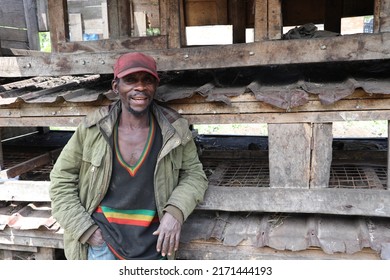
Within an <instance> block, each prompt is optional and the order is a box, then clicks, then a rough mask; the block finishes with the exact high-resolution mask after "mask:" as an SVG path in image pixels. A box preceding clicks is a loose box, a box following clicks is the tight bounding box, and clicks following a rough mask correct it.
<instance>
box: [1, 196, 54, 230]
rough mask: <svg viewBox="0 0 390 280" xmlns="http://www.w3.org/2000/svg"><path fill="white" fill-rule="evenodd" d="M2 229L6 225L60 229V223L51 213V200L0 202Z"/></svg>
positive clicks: (19, 227)
mask: <svg viewBox="0 0 390 280" xmlns="http://www.w3.org/2000/svg"><path fill="white" fill-rule="evenodd" d="M0 203H1V204H2V205H1V204H0V206H1V207H0V230H4V229H5V228H6V227H10V228H14V229H18V230H29V229H39V228H44V229H46V230H50V231H58V230H59V229H60V226H59V224H58V223H57V222H56V220H55V219H54V218H53V217H52V215H51V206H50V202H40V203H39V202H25V203H22V202H13V203H11V202H4V201H3V202H0Z"/></svg>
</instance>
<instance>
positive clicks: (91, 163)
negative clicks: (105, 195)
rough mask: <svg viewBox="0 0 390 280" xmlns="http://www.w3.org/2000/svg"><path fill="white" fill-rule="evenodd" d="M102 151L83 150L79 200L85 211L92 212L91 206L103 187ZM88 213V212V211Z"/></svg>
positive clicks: (100, 149)
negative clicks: (82, 202) (83, 204)
mask: <svg viewBox="0 0 390 280" xmlns="http://www.w3.org/2000/svg"><path fill="white" fill-rule="evenodd" d="M103 158H104V149H102V148H98V149H97V148H95V149H91V148H88V149H84V153H83V159H82V160H83V162H82V168H81V171H80V180H81V181H80V184H79V185H80V198H81V200H82V201H84V202H85V208H86V209H87V211H89V210H93V209H92V208H94V207H93V205H94V204H95V202H96V200H97V199H98V198H99V196H100V193H101V190H102V185H103V172H102V168H103V167H102V165H103V164H102V163H103ZM89 212H90V211H89Z"/></svg>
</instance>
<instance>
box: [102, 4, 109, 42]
mask: <svg viewBox="0 0 390 280" xmlns="http://www.w3.org/2000/svg"><path fill="white" fill-rule="evenodd" d="M101 7H102V19H103V39H108V38H110V32H109V28H108V10H107V2H103V3H102V4H101Z"/></svg>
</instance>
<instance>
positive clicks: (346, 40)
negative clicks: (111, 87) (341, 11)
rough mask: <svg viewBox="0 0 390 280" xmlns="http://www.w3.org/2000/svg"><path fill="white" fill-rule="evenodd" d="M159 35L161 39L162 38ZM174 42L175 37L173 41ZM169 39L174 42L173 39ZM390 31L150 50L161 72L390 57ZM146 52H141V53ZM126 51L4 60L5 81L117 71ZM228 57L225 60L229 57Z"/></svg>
mask: <svg viewBox="0 0 390 280" xmlns="http://www.w3.org/2000/svg"><path fill="white" fill-rule="evenodd" d="M157 37H158V36H157ZM171 39H172V38H171ZM171 39H169V40H171ZM389 49H390V33H380V34H365V35H358V34H355V35H348V36H337V37H332V38H316V39H306V40H303V39H302V40H274V41H263V42H255V43H250V44H234V45H223V46H207V47H205V46H202V47H192V48H181V49H172V50H156V51H145V53H147V54H149V55H151V56H153V57H155V58H156V59H157V65H158V70H159V71H176V70H194V69H220V68H229V67H248V66H260V65H285V64H293V63H295V64H299V63H315V62H326V63H329V62H336V61H365V60H380V59H390V52H389ZM140 51H142V50H140ZM121 53H122V52H96V53H77V54H76V53H75V54H51V55H50V56H49V57H0V63H1V65H2V67H1V68H0V76H1V77H25V76H52V75H77V74H88V73H93V74H107V73H112V65H114V63H115V60H116V59H117V57H118V56H119V55H120V54H121ZM227 57H228V58H229V59H226V58H227Z"/></svg>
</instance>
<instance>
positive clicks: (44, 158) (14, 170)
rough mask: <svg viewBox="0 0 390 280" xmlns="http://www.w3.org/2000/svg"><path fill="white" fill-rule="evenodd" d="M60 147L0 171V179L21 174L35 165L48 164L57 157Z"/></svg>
mask: <svg viewBox="0 0 390 280" xmlns="http://www.w3.org/2000/svg"><path fill="white" fill-rule="evenodd" d="M61 151H62V149H56V150H54V151H50V152H48V153H45V154H43V155H40V156H37V157H34V158H32V159H30V160H27V161H25V162H22V163H19V164H17V165H15V166H12V167H10V168H7V169H5V170H2V171H0V179H11V178H15V177H17V176H19V175H22V174H24V173H26V172H28V171H31V170H34V169H36V168H37V167H40V166H43V165H46V164H49V163H51V162H53V161H55V160H56V159H57V157H58V156H59V154H60V153H61Z"/></svg>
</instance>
